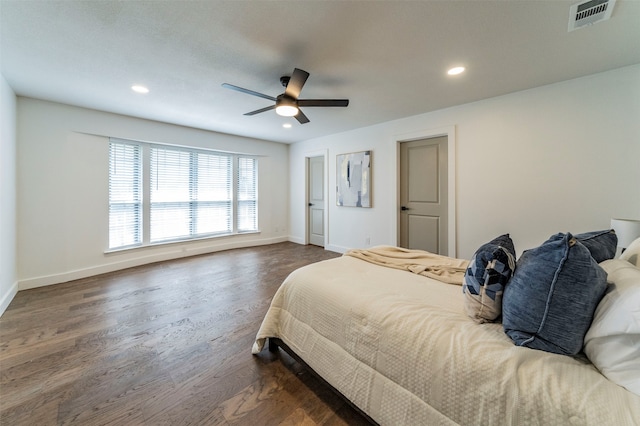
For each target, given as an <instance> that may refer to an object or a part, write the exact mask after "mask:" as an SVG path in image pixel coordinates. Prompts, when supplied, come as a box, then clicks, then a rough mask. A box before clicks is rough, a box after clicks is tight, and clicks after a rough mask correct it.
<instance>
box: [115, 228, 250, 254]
mask: <svg viewBox="0 0 640 426" xmlns="http://www.w3.org/2000/svg"><path fill="white" fill-rule="evenodd" d="M256 234H260V230H257V231H245V232H235V233H229V234H216V235H207V236H203V237H195V238H186V239H180V240H166V241H157V242H153V243H143V244H136V245H131V246H125V247H117V248H112V249H107V250H105V251H104V254H106V255H109V254H117V253H123V252H130V251H135V250H141V249H148V248H154V247H167V246H172V245H176V244H188V243H195V242H202V241H207V240H217V239H223V238H234V237H239V236H243V235H256Z"/></svg>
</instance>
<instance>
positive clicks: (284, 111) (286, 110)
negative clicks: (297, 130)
mask: <svg viewBox="0 0 640 426" xmlns="http://www.w3.org/2000/svg"><path fill="white" fill-rule="evenodd" d="M276 114H278V115H281V116H283V117H293V116H294V115H296V114H298V107H296V106H295V105H286V104H285V105H278V106H277V107H276Z"/></svg>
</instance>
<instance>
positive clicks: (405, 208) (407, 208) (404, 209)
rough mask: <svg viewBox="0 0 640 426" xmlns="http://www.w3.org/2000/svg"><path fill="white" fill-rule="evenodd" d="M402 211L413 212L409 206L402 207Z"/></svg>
mask: <svg viewBox="0 0 640 426" xmlns="http://www.w3.org/2000/svg"><path fill="white" fill-rule="evenodd" d="M400 210H402V211H403V212H404V211H407V210H411V209H410V208H409V207H407V206H402V207H400Z"/></svg>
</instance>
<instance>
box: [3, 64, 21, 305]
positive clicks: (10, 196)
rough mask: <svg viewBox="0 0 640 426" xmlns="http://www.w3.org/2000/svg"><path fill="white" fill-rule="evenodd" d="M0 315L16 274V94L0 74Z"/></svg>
mask: <svg viewBox="0 0 640 426" xmlns="http://www.w3.org/2000/svg"><path fill="white" fill-rule="evenodd" d="M0 200H2V202H0V315H2V313H3V312H4V311H5V310H6V309H7V306H9V303H10V302H11V300H13V297H14V296H15V295H16V293H17V292H18V280H17V273H16V95H15V94H14V93H13V90H11V87H9V84H8V83H7V81H6V80H5V79H4V77H3V76H2V75H0Z"/></svg>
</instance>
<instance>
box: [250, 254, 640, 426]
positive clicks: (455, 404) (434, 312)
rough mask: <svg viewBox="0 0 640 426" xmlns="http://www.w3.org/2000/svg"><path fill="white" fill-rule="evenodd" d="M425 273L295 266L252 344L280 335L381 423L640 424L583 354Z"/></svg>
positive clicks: (629, 398) (620, 390)
mask: <svg viewBox="0 0 640 426" xmlns="http://www.w3.org/2000/svg"><path fill="white" fill-rule="evenodd" d="M607 262H609V265H608V266H607V265H605V266H607V267H608V268H609V270H614V269H616V268H621V267H622V268H624V267H626V266H627V265H628V262H625V261H623V260H617V259H616V260H609V261H607ZM618 262H622V263H618ZM605 263H606V262H605ZM467 264H468V262H466V261H465V262H464V263H461V264H459V265H453V266H452V267H453V269H454V271H453V272H452V275H456V272H455V269H456V268H458V267H462V268H463V270H464V268H466V267H468V265H467ZM449 266H451V265H447V267H449ZM424 269H427V271H426V272H425V270H424ZM424 269H422V270H419V271H417V272H416V271H415V270H414V271H411V270H408V269H407V268H397V267H394V266H392V267H389V265H383V264H382V263H381V262H371V261H367V260H366V259H364V260H363V258H362V256H360V257H358V256H353V255H345V256H342V257H340V258H336V259H332V260H327V261H323V262H319V263H315V264H312V265H308V266H306V267H303V268H301V269H298V270H296V271H294V272H293V273H291V274H290V276H289V277H288V278H287V279H286V280H285V281H284V282H283V284H282V286H281V287H280V288H279V290H278V291H277V292H276V294H275V296H274V298H273V300H272V303H271V307H270V308H269V310H268V312H267V314H266V316H265V318H264V320H263V323H262V325H261V327H260V329H259V331H258V333H257V336H256V340H255V343H254V345H253V348H252V351H253V353H254V354H255V353H259V352H260V351H262V350H263V348H264V347H265V346H266V344H267V341H268V339H272V341H276V342H282V344H283V345H284V346H285V347H286V348H287V349H288V350H291V351H292V352H293V353H294V355H295V356H296V357H299V358H300V359H301V360H303V361H304V363H306V364H307V365H308V366H309V367H310V368H311V369H312V370H313V371H314V372H315V373H317V374H318V375H319V376H321V377H322V378H323V379H324V380H325V381H326V382H327V383H328V384H329V385H330V386H332V387H333V388H334V389H335V390H337V391H338V392H339V393H340V394H342V395H343V396H344V397H345V398H346V399H348V400H349V401H350V402H351V403H353V404H354V405H355V406H356V407H357V408H359V409H360V410H362V412H364V413H365V414H366V416H368V417H369V418H370V419H371V420H373V421H374V422H376V423H379V424H381V425H453V424H460V425H502V424H505V425H523V424H527V425H529V424H532V425H598V426H601V425H637V424H640V396H639V395H637V394H636V393H633V392H631V391H629V390H628V389H626V388H625V387H623V386H620V385H619V384H616V383H614V382H613V381H611V380H609V379H608V378H607V377H605V376H604V375H603V374H602V373H601V371H599V370H598V368H596V366H594V364H593V363H591V361H590V360H589V359H588V358H587V357H586V356H585V355H584V353H583V352H581V353H579V354H576V355H575V356H567V355H563V354H558V353H549V352H546V351H542V350H536V349H531V348H529V347H523V346H518V345H516V344H514V341H513V340H512V339H511V338H510V337H509V336H507V334H505V331H504V326H503V324H502V323H500V322H480V323H479V322H478V321H476V320H474V319H473V318H471V317H470V316H469V314H468V312H466V311H465V306H464V305H465V301H464V300H465V298H464V296H463V292H462V291H461V286H460V285H457V284H452V283H451V281H455V279H454V280H451V279H449V278H448V277H447V276H445V277H444V278H442V277H441V275H442V271H436V272H435V274H433V273H432V274H430V273H429V270H431V268H424ZM638 272H639V273H640V269H639V270H638ZM445 275H447V274H445ZM463 275H464V273H463ZM443 280H444V282H443ZM447 281H448V282H447ZM639 282H640V281H639Z"/></svg>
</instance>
